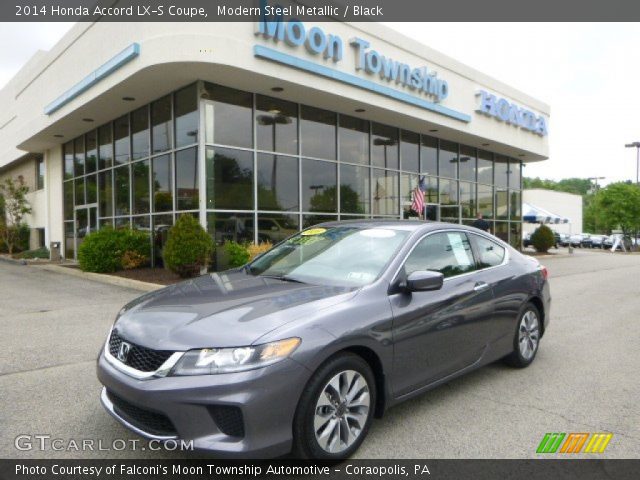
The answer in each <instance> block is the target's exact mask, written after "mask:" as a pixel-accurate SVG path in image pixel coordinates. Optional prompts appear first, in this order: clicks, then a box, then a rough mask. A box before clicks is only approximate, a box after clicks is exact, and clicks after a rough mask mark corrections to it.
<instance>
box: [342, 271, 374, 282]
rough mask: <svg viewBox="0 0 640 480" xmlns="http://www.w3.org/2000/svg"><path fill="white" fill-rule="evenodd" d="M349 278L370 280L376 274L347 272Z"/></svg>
mask: <svg viewBox="0 0 640 480" xmlns="http://www.w3.org/2000/svg"><path fill="white" fill-rule="evenodd" d="M347 278H348V279H349V280H356V281H358V282H367V283H368V282H371V281H373V280H375V278H376V276H375V275H373V274H371V273H369V272H349V275H347Z"/></svg>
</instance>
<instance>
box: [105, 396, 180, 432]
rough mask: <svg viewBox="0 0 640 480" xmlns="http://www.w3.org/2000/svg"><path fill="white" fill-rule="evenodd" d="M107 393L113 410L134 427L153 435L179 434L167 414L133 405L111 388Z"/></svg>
mask: <svg viewBox="0 0 640 480" xmlns="http://www.w3.org/2000/svg"><path fill="white" fill-rule="evenodd" d="M107 395H108V397H109V400H111V403H113V410H114V411H115V412H116V413H117V414H118V415H119V416H120V417H122V418H123V419H124V420H126V421H127V422H129V423H130V424H131V425H133V426H134V427H137V428H139V429H140V430H142V431H144V432H147V433H150V434H152V435H162V436H176V435H177V432H176V428H175V427H174V426H173V423H171V420H169V418H167V416H166V415H163V414H162V413H158V412H154V411H151V410H146V409H144V408H140V407H138V406H136V405H133V404H132V403H129V402H127V401H126V400H125V399H123V398H122V397H119V396H118V395H116V394H115V393H113V392H112V391H110V390H107Z"/></svg>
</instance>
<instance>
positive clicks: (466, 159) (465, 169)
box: [459, 145, 476, 182]
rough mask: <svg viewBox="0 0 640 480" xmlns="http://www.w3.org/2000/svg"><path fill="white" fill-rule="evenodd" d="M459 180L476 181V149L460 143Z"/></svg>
mask: <svg viewBox="0 0 640 480" xmlns="http://www.w3.org/2000/svg"><path fill="white" fill-rule="evenodd" d="M459 164H460V180H464V181H467V182H475V181H476V149H475V148H472V147H467V146H466V145H460V161H459Z"/></svg>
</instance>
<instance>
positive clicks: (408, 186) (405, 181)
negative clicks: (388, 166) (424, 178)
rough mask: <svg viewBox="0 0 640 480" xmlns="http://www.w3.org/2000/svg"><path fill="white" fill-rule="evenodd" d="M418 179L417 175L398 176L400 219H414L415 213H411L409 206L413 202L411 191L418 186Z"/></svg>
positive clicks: (404, 174)
mask: <svg viewBox="0 0 640 480" xmlns="http://www.w3.org/2000/svg"><path fill="white" fill-rule="evenodd" d="M403 158H404V157H403ZM419 178H420V176H419V175H417V174H413V173H402V174H400V210H401V212H402V218H409V217H415V213H413V212H412V211H411V204H412V202H413V191H414V190H415V188H416V185H418V181H419ZM425 198H426V194H425Z"/></svg>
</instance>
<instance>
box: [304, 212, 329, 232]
mask: <svg viewBox="0 0 640 480" xmlns="http://www.w3.org/2000/svg"><path fill="white" fill-rule="evenodd" d="M336 220H338V216H337V215H303V216H302V228H303V229H305V228H309V227H313V226H314V225H317V224H319V223H324V222H335V221H336Z"/></svg>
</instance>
